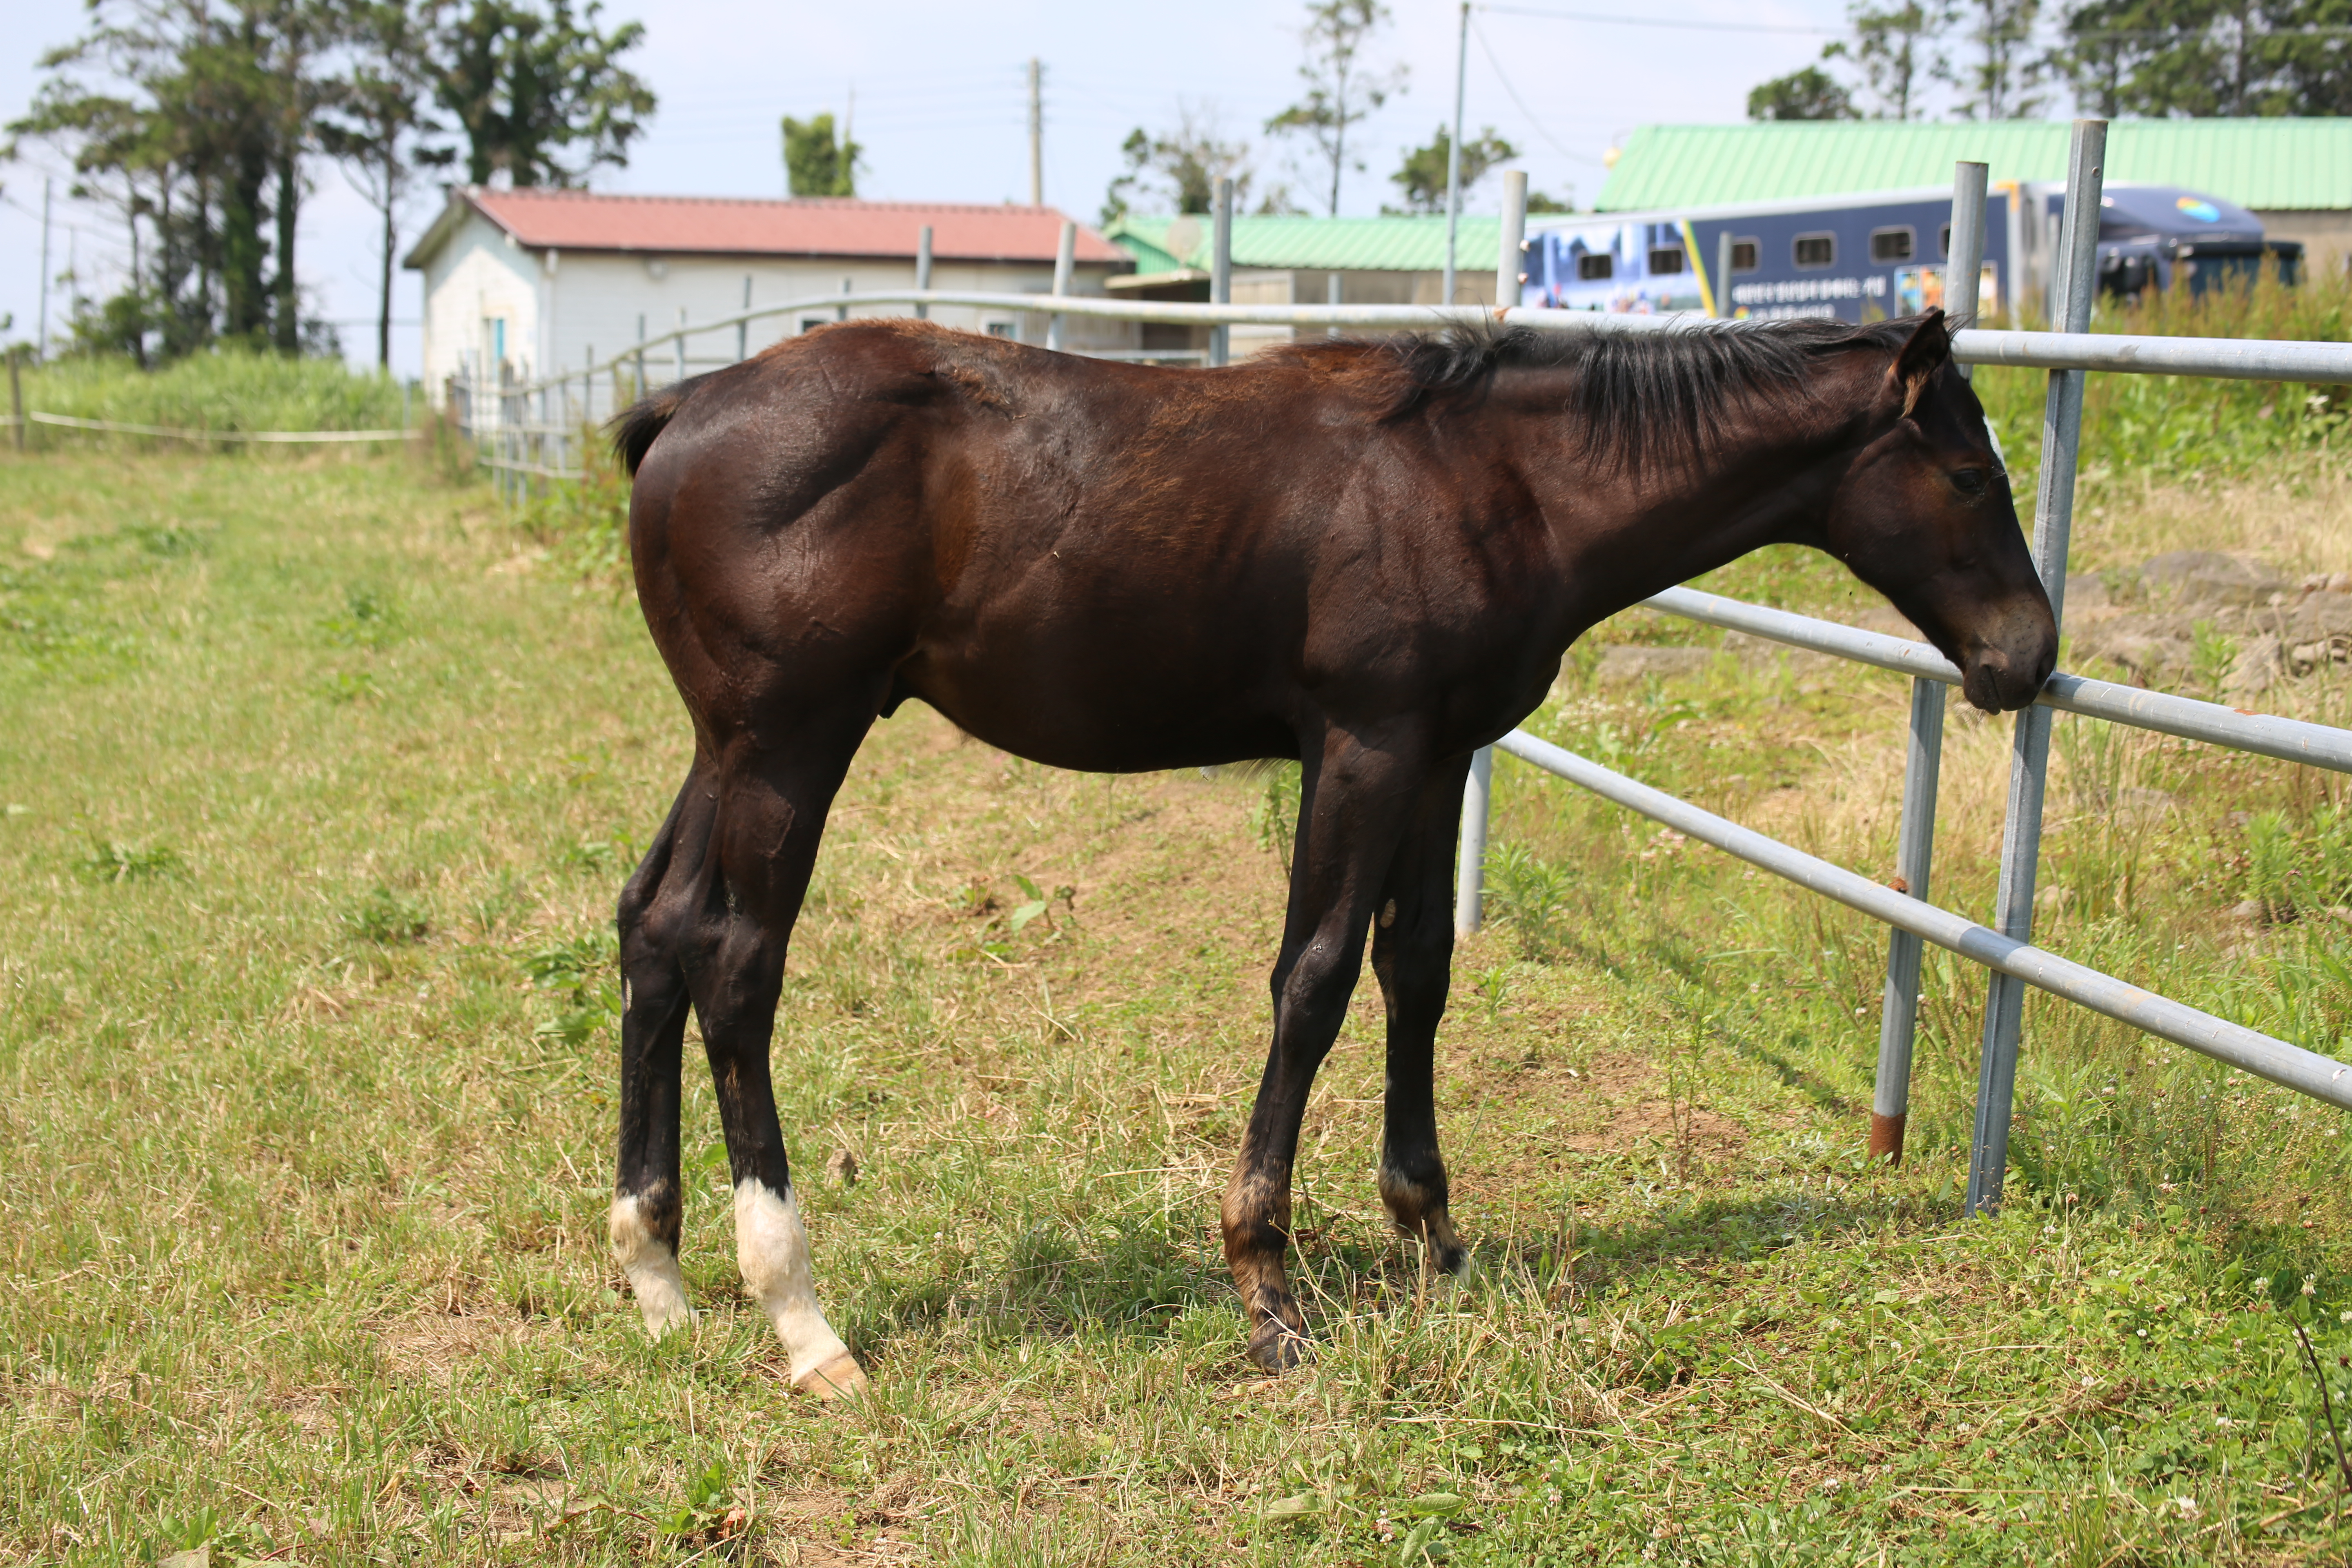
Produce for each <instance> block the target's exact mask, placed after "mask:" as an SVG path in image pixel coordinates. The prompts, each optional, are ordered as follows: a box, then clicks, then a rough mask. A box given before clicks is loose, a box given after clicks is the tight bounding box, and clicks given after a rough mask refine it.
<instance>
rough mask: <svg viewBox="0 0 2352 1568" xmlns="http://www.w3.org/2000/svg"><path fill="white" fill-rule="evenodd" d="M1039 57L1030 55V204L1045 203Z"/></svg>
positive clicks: (1042, 103) (1043, 124) (1043, 132)
mask: <svg viewBox="0 0 2352 1568" xmlns="http://www.w3.org/2000/svg"><path fill="white" fill-rule="evenodd" d="M1041 74H1042V73H1041V72H1040V71H1039V69H1038V66H1037V57H1036V56H1034V55H1032V56H1030V57H1029V205H1031V206H1033V207H1042V206H1044V205H1045V99H1044V97H1043V95H1041V94H1040V93H1039V92H1038V90H1037V79H1038V77H1039V76H1040V75H1041Z"/></svg>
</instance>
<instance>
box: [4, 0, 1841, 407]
mask: <svg viewBox="0 0 2352 1568" xmlns="http://www.w3.org/2000/svg"><path fill="white" fill-rule="evenodd" d="M1391 7H1392V14H1393V21H1392V23H1391V26H1389V27H1388V28H1387V29H1386V30H1385V31H1384V32H1383V33H1382V34H1381V36H1380V37H1378V38H1376V40H1375V41H1374V42H1373V44H1372V45H1371V46H1370V48H1369V49H1368V51H1367V55H1368V58H1369V59H1370V62H1371V63H1372V64H1373V65H1374V66H1376V67H1381V68H1385V67H1389V66H1392V65H1401V66H1402V67H1403V68H1405V70H1406V73H1407V81H1406V88H1405V90H1404V91H1403V92H1402V94H1400V95H1398V96H1397V97H1395V98H1393V99H1392V100H1391V101H1390V103H1389V104H1388V106H1387V107H1386V108H1385V109H1383V110H1381V111H1380V113H1379V114H1378V115H1376V116H1375V117H1374V118H1373V119H1372V120H1371V121H1370V122H1368V123H1367V124H1366V125H1365V126H1364V127H1363V128H1362V131H1361V133H1360V134H1361V143H1362V146H1361V151H1362V160H1363V163H1364V164H1365V165H1366V168H1365V171H1364V172H1362V173H1357V172H1353V171H1350V172H1349V174H1348V176H1347V178H1346V181H1345V184H1344V186H1343V189H1342V194H1341V201H1340V210H1341V212H1343V213H1348V214H1369V213H1376V212H1378V211H1379V210H1380V208H1381V203H1382V202H1383V201H1384V200H1387V201H1391V202H1392V201H1394V200H1395V199H1396V198H1397V192H1396V189H1395V187H1394V186H1393V185H1391V184H1390V183H1389V181H1388V179H1387V176H1388V174H1390V173H1391V172H1392V171H1393V170H1394V169H1395V168H1396V167H1397V165H1398V163H1399V162H1400V161H1401V159H1402V153H1403V151H1404V149H1406V148H1408V147H1411V146H1413V145H1416V144H1419V143H1423V142H1427V141H1429V140H1430V138H1431V135H1432V133H1433V131H1434V130H1435V128H1436V127H1437V126H1439V125H1440V124H1443V123H1444V122H1445V121H1448V120H1449V119H1450V118H1451V116H1452V112H1453V100H1454V47H1455V40H1456V37H1457V26H1458V17H1459V15H1460V13H1459V11H1458V9H1457V6H1456V5H1455V4H1454V0H1391ZM1844 9H1845V7H1844V5H1843V3H1842V0H1656V3H1655V4H1654V5H1633V4H1632V0H1551V3H1549V4H1547V3H1543V0H1530V3H1529V4H1527V5H1491V6H1486V5H1482V6H1478V7H1476V8H1475V9H1474V12H1473V31H1472V35H1471V39H1470V47H1469V68H1468V95H1467V102H1468V112H1467V121H1468V124H1469V126H1470V127H1471V132H1472V134H1473V135H1475V133H1476V132H1477V130H1478V129H1479V128H1481V127H1484V126H1490V125H1491V126H1492V127H1494V129H1495V130H1496V131H1497V132H1500V133H1501V134H1502V135H1503V136H1504V137H1506V138H1507V139H1508V140H1509V141H1510V142H1513V143H1515V144H1516V145H1517V147H1518V148H1519V149H1520V156H1519V157H1518V158H1517V159H1516V160H1514V161H1513V163H1514V166H1517V167H1520V168H1524V169H1526V170H1527V171H1528V176H1529V180H1530V183H1531V184H1532V185H1533V186H1534V188H1535V189H1537V190H1539V191H1544V192H1548V193H1549V194H1550V195H1554V196H1558V197H1562V198H1570V197H1571V196H1572V199H1573V200H1574V201H1575V202H1576V204H1577V205H1580V206H1582V205H1589V204H1590V203H1591V200H1592V197H1593V195H1594V194H1595V193H1596V192H1597V191H1598V190H1599V189H1600V186H1601V177H1602V174H1603V173H1604V164H1603V162H1602V159H1603V157H1604V155H1605V153H1606V152H1607V150H1608V148H1609V147H1610V146H1611V145H1612V142H1618V141H1622V139H1623V137H1624V135H1625V134H1626V132H1630V131H1631V130H1632V129H1633V127H1635V126H1637V125H1643V124H1652V123H1701V122H1709V121H1715V122H1724V121H1738V120H1739V119H1740V118H1741V117H1742V115H1743V113H1744V111H1745V109H1746V104H1747V97H1748V89H1749V88H1751V87H1753V86H1754V85H1755V84H1756V83H1757V82H1759V81H1761V80H1763V79H1766V78H1768V77H1773V76H1778V75H1780V74H1782V73H1784V72H1787V71H1790V70H1794V69H1796V68H1799V67H1801V66H1802V65H1805V64H1807V63H1809V62H1811V61H1812V60H1813V59H1814V58H1817V57H1818V56H1819V54H1820V52H1821V48H1822V44H1823V42H1825V41H1826V38H1827V37H1828V36H1829V30H1830V29H1834V28H1835V27H1836V26H1838V24H1839V23H1840V22H1841V21H1842V19H1843V15H1844ZM9 10H10V12H11V13H12V14H14V15H15V16H16V24H15V25H14V26H11V27H10V28H8V29H7V30H6V32H5V37H0V117H5V119H11V120H13V119H15V118H16V116H18V115H19V114H21V113H23V112H24V110H25V109H26V106H27V105H28V104H29V102H30V101H31V99H32V96H33V93H34V91H35V90H36V89H37V86H38V84H39V81H40V79H41V72H40V68H39V60H40V57H41V55H42V53H43V52H44V51H45V50H47V49H48V48H51V47H55V46H57V45H59V44H62V43H65V42H67V41H68V39H70V38H71V37H74V36H75V35H76V34H77V33H78V32H79V29H80V27H81V26H82V25H83V22H84V16H85V14H84V13H83V11H82V9H81V7H79V6H73V5H43V6H35V5H29V4H26V0H16V3H15V4H12V5H10V6H9ZM1539 12H1551V13H1554V14H1553V15H1536V14H1531V13H1539ZM1558 13H1575V14H1576V15H1577V16H1582V17H1586V18H1590V17H1592V16H1639V17H1642V18H1644V19H1646V20H1648V21H1650V22H1652V23H1657V22H1666V21H1671V22H1677V23H1687V24H1691V25H1689V26H1622V25H1612V24H1605V23H1601V22H1596V21H1592V20H1590V19H1585V20H1571V19H1563V18H1562V17H1561V16H1559V15H1558ZM1303 17H1304V6H1303V5H1298V4H1296V3H1291V0H1259V3H1251V0H1192V3H1191V4H1188V5H1184V6H1182V7H1179V8H1177V9H1174V10H1171V9H1169V8H1167V7H1163V6H1138V5H1119V4H1117V3H1112V4H1102V3H1099V0H1097V3H1096V4H1084V5H1082V4H1076V3H1075V0H995V3H994V4H992V5H964V4H949V3H940V0H858V3H857V4H854V5H841V4H832V5H803V4H793V3H784V4H773V3H771V4H766V5H751V4H745V3H744V0H662V3H661V4H658V5H655V4H650V3H647V0H612V3H611V4H610V5H609V6H608V9H607V10H606V12H605V15H604V20H605V22H606V23H607V24H608V25H609V24H611V23H614V22H617V21H620V20H625V19H630V18H635V19H637V20H641V21H643V22H644V23H645V25H646V41H645V44H644V45H643V47H641V48H639V49H638V50H637V51H635V54H634V55H633V56H631V57H629V58H630V61H631V63H632V65H633V66H634V68H635V69H636V70H637V72H638V73H639V74H640V75H641V76H643V77H644V78H645V79H646V81H647V82H648V83H649V84H650V85H651V86H652V88H653V89H654V91H655V93H656V95H657V97H658V98H659V100H660V108H659V109H658V110H657V111H656V114H655V116H654V118H653V120H652V121H651V123H650V125H649V127H648V129H647V132H646V135H645V136H644V137H643V138H642V139H641V140H640V141H639V142H637V143H636V144H635V146H634V147H633V148H632V149H631V150H630V156H629V163H628V166H627V167H626V168H623V169H607V170H600V171H599V172H598V173H597V174H596V175H595V177H594V178H593V181H592V184H593V185H595V186H597V187H599V188H604V189H609V190H616V191H632V192H639V193H662V194H676V195H736V196H772V195H783V194H784V176H783V163H782V153H781V146H780V140H779V136H778V131H777V121H778V119H779V117H780V116H782V115H784V114H796V115H800V116H803V117H806V116H807V115H810V114H814V113H817V112H820V111H824V110H832V111H833V112H834V113H835V115H836V117H840V116H843V115H845V114H848V113H851V112H854V115H855V119H854V121H853V132H854V134H855V135H856V139H857V140H858V142H861V143H863V145H864V147H865V150H866V152H865V157H866V162H865V166H864V168H863V170H862V171H861V177H860V181H859V194H860V195H866V196H873V197H877V198H882V199H891V200H910V201H911V200H929V201H977V202H1001V201H1003V200H1006V199H1008V198H1010V199H1012V200H1015V201H1025V200H1026V199H1027V197H1028V182H1029V174H1028V167H1029V165H1028V145H1027V106H1026V105H1027V100H1026V94H1027V87H1026V72H1027V62H1028V61H1029V59H1030V58H1032V57H1034V58H1037V59H1038V60H1039V61H1040V62H1041V63H1042V68H1043V75H1044V83H1045V87H1044V94H1043V96H1044V103H1045V199H1046V201H1047V202H1048V203H1050V204H1052V205H1056V206H1059V207H1061V208H1063V209H1064V210H1065V211H1066V212H1068V213H1069V214H1071V215H1072V216H1076V217H1077V218H1079V219H1081V220H1082V221H1092V220H1093V219H1094V218H1095V216H1097V213H1098V212H1099V210H1100V208H1101V206H1102V203H1103V194H1104V189H1105V187H1106V186H1107V185H1108V184H1109V182H1110V180H1111V179H1112V178H1113V176H1115V175H1116V174H1118V172H1119V169H1120V156H1119V151H1118V149H1119V143H1120V142H1122V141H1123V140H1125V138H1126V136H1127V134H1128V132H1130V131H1131V130H1134V129H1135V128H1137V127H1139V126H1140V127H1142V128H1144V129H1146V130H1148V131H1153V132H1157V131H1160V130H1163V129H1166V128H1169V127H1171V126H1172V125H1173V124H1174V122H1175V121H1176V118H1177V115H1178V113H1179V112H1180V109H1181V108H1182V107H1185V106H1189V107H1191V108H1192V110H1193V111H1194V112H1195V115H1196V118H1197V117H1199V116H1201V115H1207V116H1209V117H1212V118H1213V119H1214V120H1215V121H1218V122H1219V123H1221V125H1222V127H1223V133H1224V135H1225V136H1226V137H1227V138H1230V139H1237V140H1242V141H1245V142H1248V143H1250V145H1251V148H1252V150H1253V153H1254V155H1255V163H1256V164H1257V167H1258V175H1257V178H1258V184H1259V185H1260V186H1261V187H1263V186H1264V185H1265V184H1268V183H1269V182H1276V181H1278V182H1283V183H1286V184H1289V185H1290V187H1291V188H1292V190H1293V192H1294V194H1295V195H1297V196H1298V197H1299V198H1300V199H1301V202H1302V205H1308V206H1310V208H1311V210H1318V211H1319V210H1321V207H1320V205H1319V203H1318V202H1316V201H1315V200H1314V197H1315V195H1316V193H1318V191H1319V190H1320V188H1321V185H1322V184H1323V182H1324V179H1325V178H1328V176H1318V175H1317V174H1314V173H1313V172H1312V166H1311V163H1310V162H1308V161H1307V160H1306V159H1301V158H1300V157H1298V156H1297V155H1298V154H1301V153H1307V152H1308V149H1307V148H1306V147H1305V146H1304V145H1303V144H1300V145H1296V146H1293V145H1290V144H1286V143H1285V142H1279V141H1276V140H1275V139H1272V138H1269V137H1267V136H1266V135H1265V133H1264V132H1263V130H1262V127H1263V125H1264V123H1265V121H1266V120H1267V119H1268V118H1269V117H1271V116H1272V115H1274V114H1275V113H1276V112H1278V111H1279V110H1282V109H1283V108H1284V107H1285V106H1286V105H1287V104H1289V103H1291V102H1292V101H1294V100H1296V99H1297V96H1298V93H1299V88H1300V85H1301V84H1300V83H1299V80H1298V76H1297V68H1298V64H1299V61H1300V59H1301V47H1300V42H1299V28H1300V24H1301V22H1302V20H1303ZM1735 27H1737V28H1741V29H1759V28H1764V27H1780V28H1786V29H1789V30H1788V31H1781V32H1768V31H1761V30H1737V31H1735V30H1732V29H1733V28H1735ZM1802 29H1815V30H1814V31H1805V30H1802ZM853 95H854V109H853ZM66 167H67V166H66V162H65V158H64V157H63V155H62V154H61V153H59V152H58V150H56V149H53V148H50V147H47V146H43V145H40V144H26V146H25V147H23V148H22V149H20V156H19V158H18V160H17V161H16V163H9V164H0V312H5V313H7V314H8V315H10V316H12V317H13V318H14V323H13V325H12V326H11V327H10V328H9V329H8V330H7V331H6V333H5V336H7V337H8V338H9V339H11V340H21V339H29V338H31V337H32V336H33V335H34V333H35V331H37V308H38V304H39V300H40V285H39V279H40V277H41V266H40V254H41V227H42V226H41V216H40V215H41V205H42V181H43V177H44V175H45V174H46V175H50V176H54V177H56V184H57V192H58V200H57V205H56V209H55V216H54V218H53V222H52V224H51V230H50V247H51V254H50V268H49V271H50V276H51V277H52V278H55V277H56V276H57V275H58V273H61V272H62V271H64V270H65V269H66V268H67V265H68V260H70V261H71V262H72V263H73V264H74V265H75V266H76V267H77V268H79V275H80V276H81V277H82V279H84V289H85V291H86V292H89V293H92V294H96V295H101V296H102V295H103V294H105V293H108V292H110V291H111V289H110V288H109V287H108V284H109V281H110V279H119V277H120V274H121V269H122V268H123V267H124V265H125V264H126V263H127V261H128V243H127V241H126V239H125V238H124V237H123V235H122V232H121V226H120V223H119V222H118V221H116V220H114V219H113V218H111V217H110V216H109V215H108V214H106V213H105V212H104V211H102V210H100V209H97V208H90V207H83V206H81V205H79V204H76V203H73V202H71V201H69V200H68V199H67V198H66V195H65V189H66V185H67V184H68V181H67V180H66V179H65V178H64V177H63V176H64V174H65V173H66ZM1327 167H1328V165H1327ZM1495 193H1496V183H1495V182H1494V181H1493V180H1492V178H1491V177H1490V178H1489V180H1488V181H1487V183H1486V184H1485V185H1483V186H1482V187H1481V188H1479V189H1477V190H1475V191H1474V192H1473V193H1472V195H1471V197H1470V202H1469V205H1470V206H1471V207H1472V208H1473V209H1474V210H1475V209H1476V208H1479V207H1486V208H1488V209H1490V210H1491V206H1492V204H1493V202H1494V201H1495V199H1496V194H1495ZM438 205H439V196H438V193H437V192H431V191H428V192H427V193H426V194H425V195H422V196H421V197H420V198H419V199H418V201H417V202H416V204H415V206H414V207H413V208H412V210H410V211H409V212H408V213H406V214H405V215H404V225H403V241H404V245H405V243H406V242H407V241H409V240H413V239H414V238H415V236H416V235H417V234H418V233H419V232H421V230H422V229H423V227H424V226H425V224H426V223H427V222H429V221H430V219H431V217H432V216H433V214H434V212H435V211H436V210H437V208H438ZM377 232H378V231H377V226H376V222H375V219H374V216H373V213H372V212H371V210H370V209H369V208H368V207H367V205H365V204H364V203H363V202H362V200H361V199H360V197H359V196H358V195H356V194H355V193H354V192H353V191H352V187H351V186H350V185H349V184H347V183H346V181H345V180H344V177H343V175H342V174H341V172H340V171H339V170H337V169H336V168H334V167H333V166H332V165H331V164H327V163H320V165H318V167H317V168H316V169H315V170H314V171H313V174H312V191H311V195H310V198H309V200H308V203H307V205H305V206H304V208H303V212H302V219H301V229H300V234H299V239H298V248H297V252H296V257H297V268H296V270H297V273H298V275H299V277H300V279H301V281H302V285H303V288H304V290H305V297H306V300H307V301H308V309H309V310H310V312H311V313H314V314H317V315H319V316H321V317H325V318H327V319H330V320H331V321H335V322H336V323H337V325H338V330H339V331H341V336H342V340H343V343H344V347H345V350H346V352H347V353H349V354H351V355H352V358H353V359H354V360H355V361H363V360H371V359H372V358H373V349H374V315H375V310H376V283H375V264H374V257H375V254H376V245H377ZM419 305H420V296H419V287H418V280H417V278H416V275H415V274H414V273H403V274H401V275H400V276H399V278H398V279H397V281H396V282H395V285H394V319H395V323H396V324H395V326H394V370H395V372H398V373H401V374H413V373H414V372H415V369H416V366H417V351H418V331H417V328H416V325H415V321H416V319H417V316H418V313H419ZM49 310H50V331H51V334H52V337H53V338H54V337H55V336H56V335H57V334H58V330H59V329H58V321H59V319H60V318H61V316H62V314H63V313H64V310H65V306H64V302H63V300H62V298H61V296H60V294H59V293H58V292H56V291H53V292H52V294H51V298H50V304H49Z"/></svg>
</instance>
